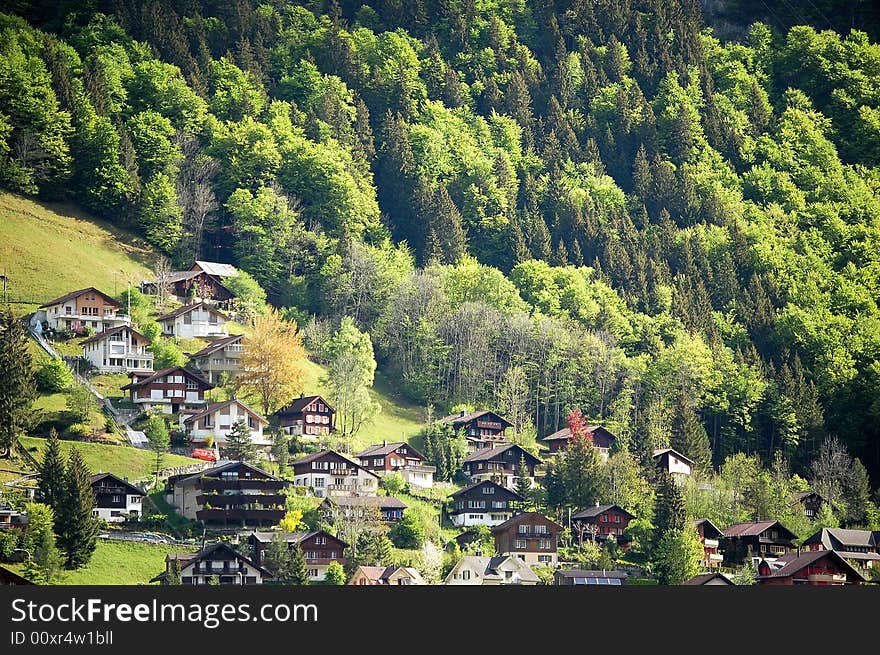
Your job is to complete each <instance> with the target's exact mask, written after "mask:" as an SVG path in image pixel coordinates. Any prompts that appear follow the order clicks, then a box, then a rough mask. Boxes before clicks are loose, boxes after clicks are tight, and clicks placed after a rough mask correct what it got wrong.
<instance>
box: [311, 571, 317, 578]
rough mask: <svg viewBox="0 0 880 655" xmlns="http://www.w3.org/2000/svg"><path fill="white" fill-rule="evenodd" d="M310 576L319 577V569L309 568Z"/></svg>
mask: <svg viewBox="0 0 880 655" xmlns="http://www.w3.org/2000/svg"><path fill="white" fill-rule="evenodd" d="M309 577H310V578H317V577H318V569H309Z"/></svg>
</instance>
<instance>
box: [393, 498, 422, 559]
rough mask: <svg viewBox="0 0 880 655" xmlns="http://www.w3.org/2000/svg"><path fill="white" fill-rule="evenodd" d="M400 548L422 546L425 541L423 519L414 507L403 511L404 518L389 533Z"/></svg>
mask: <svg viewBox="0 0 880 655" xmlns="http://www.w3.org/2000/svg"><path fill="white" fill-rule="evenodd" d="M388 536H389V537H390V538H391V541H393V542H394V545H395V546H397V547H398V548H405V549H413V548H421V547H422V544H424V543H425V528H424V526H423V525H422V520H421V518H420V517H419V516H418V514H417V513H415V512H413V511H412V508H410V509H407V510H405V511H404V512H403V518H402V519H401V520H400V521H399V522H398V523H397V525H395V526H394V527H393V528H391V531H390V532H389V533H388Z"/></svg>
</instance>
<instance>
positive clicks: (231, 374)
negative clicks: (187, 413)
mask: <svg viewBox="0 0 880 655" xmlns="http://www.w3.org/2000/svg"><path fill="white" fill-rule="evenodd" d="M243 354H244V335H243V334H233V335H232V336H229V337H221V338H220V339H215V340H214V341H213V343H211V345H209V346H205V347H204V348H202V349H201V350H199V351H198V352H195V353H193V354H192V355H190V356H189V361H190V363H191V364H192V366H193V368H194V369H195V370H197V371H198V372H199V373H201V375H202V377H204V378H205V379H206V380H207V381H208V382H210V383H211V384H220V383H221V382H222V381H223V380H224V379H225V380H227V381H232V380H234V379H235V378H237V377H238V375H239V374H240V373H241V356H242V355H243Z"/></svg>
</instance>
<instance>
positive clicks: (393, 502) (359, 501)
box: [319, 496, 406, 524]
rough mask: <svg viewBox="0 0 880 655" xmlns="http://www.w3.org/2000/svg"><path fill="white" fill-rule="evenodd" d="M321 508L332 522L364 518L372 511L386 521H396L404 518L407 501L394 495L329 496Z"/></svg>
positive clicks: (326, 517)
mask: <svg viewBox="0 0 880 655" xmlns="http://www.w3.org/2000/svg"><path fill="white" fill-rule="evenodd" d="M319 509H320V510H321V513H322V515H323V516H324V519H325V520H326V521H327V522H328V523H330V524H333V523H336V522H337V521H340V520H341V521H343V522H345V521H347V520H350V519H363V518H364V517H365V516H367V515H368V514H370V513H373V514H374V515H375V516H376V517H377V518H379V520H381V521H383V522H385V523H396V522H397V521H399V520H400V519H402V518H403V511H404V510H405V509H406V503H405V502H403V501H402V500H400V499H399V498H395V497H394V496H329V497H327V498H326V499H324V502H323V503H321V504H320V505H319Z"/></svg>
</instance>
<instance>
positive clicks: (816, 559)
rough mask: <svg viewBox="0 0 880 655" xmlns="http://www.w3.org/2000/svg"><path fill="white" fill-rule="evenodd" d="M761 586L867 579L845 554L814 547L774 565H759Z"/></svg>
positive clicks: (852, 583) (789, 554) (854, 581)
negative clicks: (814, 548)
mask: <svg viewBox="0 0 880 655" xmlns="http://www.w3.org/2000/svg"><path fill="white" fill-rule="evenodd" d="M755 581H756V583H757V584H759V585H812V586H817V587H819V586H829V585H836V586H840V585H858V584H862V583H863V582H865V577H864V576H863V575H862V574H861V573H859V572H858V571H857V570H856V569H854V568H853V567H852V565H851V564H850V563H849V562H847V561H846V560H845V559H843V557H841V556H840V555H838V554H837V552H835V551H833V550H812V551H807V552H805V553H800V554H798V553H788V554H786V555H783V556H781V557H779V558H777V559H776V561H775V562H773V563H772V564H771V563H770V562H767V561H765V560H762V561H761V562H760V564H758V577H757V578H756V580H755Z"/></svg>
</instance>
